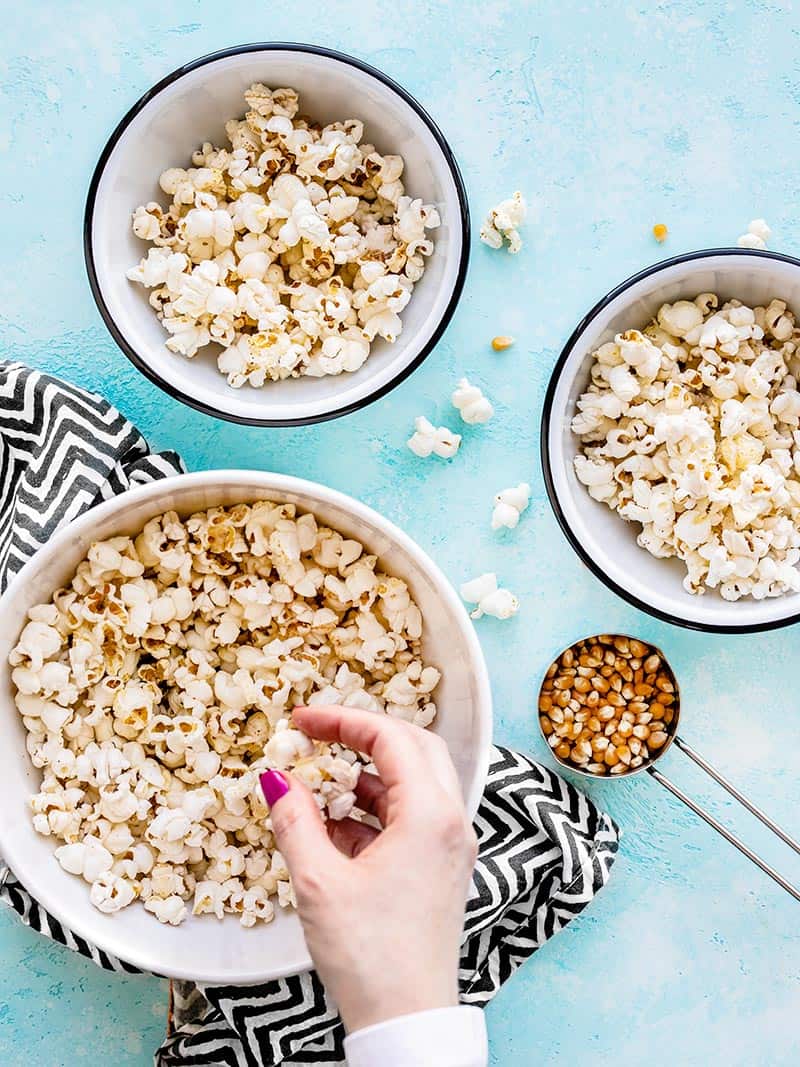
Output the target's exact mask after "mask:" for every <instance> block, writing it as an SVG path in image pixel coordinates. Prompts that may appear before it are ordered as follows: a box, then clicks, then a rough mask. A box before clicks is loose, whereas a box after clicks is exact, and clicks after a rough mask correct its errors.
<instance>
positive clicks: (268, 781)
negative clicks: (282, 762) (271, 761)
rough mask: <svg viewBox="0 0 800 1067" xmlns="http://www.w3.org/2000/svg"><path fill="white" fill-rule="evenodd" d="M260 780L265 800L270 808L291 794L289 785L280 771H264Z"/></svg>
mask: <svg viewBox="0 0 800 1067" xmlns="http://www.w3.org/2000/svg"><path fill="white" fill-rule="evenodd" d="M258 780H259V781H260V782H261V788H262V790H263V792H264V799H265V800H266V802H267V803H268V804H269V806H270V807H272V806H273V805H274V804H277V803H278V801H279V800H280V799H281V797H285V796H286V794H287V793H288V792H289V783H288V782H287V781H286V778H285V777H284V776H283V775H282V774H281V772H280V771H264V773H263V774H262V775H260V776H259V779H258Z"/></svg>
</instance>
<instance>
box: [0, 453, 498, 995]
mask: <svg viewBox="0 0 800 1067" xmlns="http://www.w3.org/2000/svg"><path fill="white" fill-rule="evenodd" d="M259 479H266V480H268V481H269V482H270V483H271V484H269V485H267V484H265V485H264V493H265V495H267V494H269V493H270V492H274V491H278V492H280V493H282V494H291V493H293V492H294V493H297V494H301V495H305V496H311V497H312V498H314V499H315V500H318V501H321V502H324V503H326V504H331V505H333V506H337V507H340V508H343V509H344V510H346V511H348V512H349V513H351V514H353V515H355V516H356V517H358V518H361V519H362V520H363V521H365V522H367V523H368V524H369V525H371V526H373V527H375V528H376V530H378V531H379V532H380V533H382V534H384V535H385V536H387V537H389V538H390V539H391V540H392V541H393V542H396V543H397V544H398V545H399V546H400V547H401V548H403V549H404V550H405V551H406V552H407V553H408V554H409V555H410V556H412V557H413V558H414V559H415V560H416V561H418V562H421V565H422V566H423V567H424V569H425V570H426V571H427V573H428V576H429V577H431V578H432V579H434V580H435V582H436V585H437V588H438V591H439V595H440V597H441V599H442V600H443V601H444V602H445V604H446V605H447V606H448V608H450V609H451V611H452V612H453V613H454V614H455V615H456V616H461V618H462V620H463V623H464V626H463V635H464V640H465V642H466V645H467V648H468V651H469V655H470V660H471V664H472V670H473V673H474V678H475V683H476V687H477V691H478V712H479V714H478V722H477V725H478V731H477V735H478V736H477V739H476V744H475V748H476V752H477V759H476V765H475V774H474V779H473V781H472V783H471V784H470V788H469V792H468V793H467V794H466V795H465V797H464V807H465V809H466V812H467V815H468V816H469V819H470V821H471V822H472V821H473V820H474V819H475V816H476V815H477V811H478V807H479V805H480V800H481V797H482V796H483V791H484V789H485V787H486V781H487V778H488V775H489V766H490V762H491V753H492V743H493V724H494V714H493V702H492V690H491V684H490V680H489V670H488V667H487V664H486V658H485V656H484V654H483V649H482V647H481V643H480V641H479V639H478V635H477V632H476V630H475V627H474V626H473V624H472V622H471V621H470V619H469V617H468V613H467V610H466V608H465V606H464V603H463V601H462V600H461V598H460V597H459V596H458V594H457V593H456V590H455V589H454V587H453V585H452V584H451V583H450V581H449V580H448V578H447V577H446V575H445V574H444V572H443V571H442V570H441V569H440V567H439V566H438V564H437V563H436V562H435V561H434V560H433V559H432V558H431V556H430V555H429V554H428V553H427V552H426V551H425V549H423V548H422V547H421V546H420V545H418V544H417V542H416V541H415V540H414V539H413V538H412V537H411V536H410V535H409V534H407V533H405V531H404V530H402V529H401V528H400V527H399V526H397V525H396V524H395V523H394V522H392V520H391V519H388V518H386V517H385V516H384V515H383V514H381V512H379V511H377V510H376V509H374V508H371V507H370V506H369V505H368V504H364V503H362V501H360V500H357V499H356V498H355V497H352V496H350V495H349V494H347V493H343V492H341V491H339V490H338V489H331V488H329V487H328V486H326V485H323V484H321V483H320V482H314V481H311V480H310V479H307V478H298V477H295V476H294V475H290V474H281V473H279V472H277V471H264V470H253V469H250V470H239V469H235V468H220V469H214V470H205V471H193V472H190V473H185V474H176V475H171V476H170V477H168V478H160V479H157V480H155V481H152V482H147V483H146V484H144V485H139V486H136V487H135V488H133V489H127V490H125V492H123V493H119V494H118V495H117V496H114V497H111V498H110V499H109V500H105V501H103V502H102V503H100V504H97V505H95V506H94V507H92V508H89V510H88V511H85V512H83V513H82V514H81V515H79V516H77V517H76V518H75V519H73V520H72V521H71V522H67V523H66V524H65V525H64V526H62V527H60V528H59V529H58V530H57V531H56V533H55V534H53V536H52V537H51V538H50V539H49V541H48V542H47V544H46V545H43V546H42V547H41V548H40V549H39V550H38V551H37V552H36V553H34V555H33V556H32V557H31V558H30V559H29V560H28V561H27V563H26V564H25V565H24V566H23V567H22V569H21V570H20V571H18V572H17V574H16V575H14V577H13V578H12V580H11V581H10V582H9V584H8V586H7V587H6V589H5V592H3V594H2V595H0V613H1V612H2V609H3V608H4V607H5V605H6V604H7V603H10V602H12V601H13V600H14V598H15V597H16V596H17V594H18V591H19V590H21V589H23V588H24V586H25V583H26V581H27V579H28V573H29V571H30V570H31V568H32V567H33V566H35V565H36V563H37V561H41V559H42V557H43V556H45V555H47V556H50V557H53V556H56V555H58V552H59V550H60V548H61V546H62V545H63V544H65V543H67V542H69V541H71V540H73V539H74V538H75V537H76V536H84V537H85V536H87V535H89V534H90V531H91V529H92V526H93V525H96V523H97V522H100V521H102V520H103V519H105V518H106V517H107V516H109V515H111V514H113V513H114V512H124V511H125V510H126V507H127V506H128V505H130V504H136V503H138V502H139V501H140V500H142V499H145V500H146V499H147V498H148V497H152V498H153V502H154V503H155V502H156V501H157V498H158V496H159V494H160V493H164V492H166V493H169V492H170V491H171V490H173V489H174V488H177V487H178V486H179V485H180V486H189V487H190V488H192V487H198V488H202V487H207V488H208V487H214V486H218V487H220V488H221V487H223V486H230V485H236V484H238V483H241V484H242V485H243V486H244V485H246V484H247V483H252V482H253V481H255V480H259ZM309 507H310V509H311V510H313V504H312V505H309ZM11 709H12V710H13V702H12V705H11ZM31 832H32V833H33V832H34V831H33V826H32V825H31ZM3 856H4V858H5V860H6V862H7V864H8V867H9V868H10V870H12V871H16V869H17V868H16V867H15V860H16V859H18V856H19V853H18V850H17V849H16V848H15V846H14V845H13V844H12V845H11V847H9V846H8V843H6V844H5V845H4V846H3ZM53 859H54V861H55V857H53ZM24 866H25V864H24V863H23V867H24ZM41 881H43V882H44V883H45V885H46V886H47V885H49V883H50V882H51V881H52V879H50V878H49V877H46V876H45V877H44V878H42V879H41ZM27 888H28V891H29V892H30V893H31V895H32V896H33V898H34V900H35V901H36V903H37V904H38V905H39V906H40V907H42V908H44V909H45V910H46V911H47V912H48V913H49V914H52V915H53V917H54V918H55V919H57V920H58V921H59V922H60V923H61V924H62V925H63V926H64V927H65V928H66V929H67V930H70V931H72V932H73V933H74V934H77V935H78V937H81V938H83V939H84V940H86V941H87V942H88V943H89V944H91V945H95V946H97V947H98V948H99V949H100V950H101V951H104V952H108V953H111V954H112V955H113V956H114V957H115V958H118V959H120V960H122V962H123V963H126V964H130V965H131V966H133V967H135V968H138V969H139V970H141V971H144V972H146V973H151V974H156V975H157V976H159V977H165V978H179V979H185V980H189V981H202V982H206V983H211V984H220V983H223V984H224V983H228V984H230V983H241V982H242V981H244V982H245V983H246V984H248V985H249V984H253V983H258V982H266V981H271V980H273V979H275V978H284V977H289V976H291V975H294V974H300V973H303V972H305V971H307V970H310V969H311V968H312V967H313V962H312V960H311V957H310V955H307V956H306V957H305V958H303V959H302V960H301V961H300V964H299V965H298V964H297V963H296V962H295V963H292V964H290V965H289V966H288V967H287V966H286V965H282V964H275V963H274V962H271V961H270V959H269V958H267V957H264V965H263V971H262V972H261V973H260V974H259V975H257V976H255V977H254V976H252V975H251V976H248V977H247V978H245V979H243V978H242V977H241V976H240V975H239V976H237V974H236V973H231V972H227V973H226V972H222V971H218V972H216V973H211V972H208V973H206V974H204V975H202V976H198V975H196V974H191V973H189V972H188V971H187V970H185V969H183V968H182V967H180V966H178V967H175V966H171V965H170V966H166V967H164V966H160V965H154V961H153V958H152V953H153V952H156V953H157V951H158V950H157V948H156V949H154V950H148V948H147V947H142V948H140V947H139V946H132V947H131V950H130V951H126V954H125V956H120V954H119V952H118V951H117V950H116V949H114V948H112V947H109V946H108V945H107V943H106V940H105V936H104V928H103V927H102V926H101V925H100V924H99V923H98V925H97V926H96V927H95V926H94V925H93V924H92V923H91V922H85V921H84V920H83V919H81V918H80V917H79V919H78V921H77V922H76V921H74V920H73V918H69V917H67V916H65V915H64V913H63V911H62V908H61V902H60V900H59V899H58V894H57V893H55V892H53V890H52V889H47V891H46V892H45V894H44V896H45V900H44V901H40V899H39V896H38V895H37V892H35V891H34V889H33V888H32V886H31V885H30V884H28V885H27ZM154 944H155V942H154ZM148 951H149V952H150V955H148Z"/></svg>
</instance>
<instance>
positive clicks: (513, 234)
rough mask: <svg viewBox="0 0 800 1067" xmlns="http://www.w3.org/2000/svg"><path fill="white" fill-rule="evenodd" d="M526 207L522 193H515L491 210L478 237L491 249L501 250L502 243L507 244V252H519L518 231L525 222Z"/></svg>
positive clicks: (520, 246)
mask: <svg viewBox="0 0 800 1067" xmlns="http://www.w3.org/2000/svg"><path fill="white" fill-rule="evenodd" d="M527 210H528V209H527V206H526V204H525V198H524V197H523V195H522V193H520V192H516V193H514V195H513V196H512V197H511V198H510V199H508V200H503V201H501V202H500V203H499V204H498V205H497V207H494V208H492V210H491V211H490V212H489V214H488V215H487V216H486V221H485V222H484V224H483V226H482V227H481V233H480V237H481V240H482V241H483V242H484V244H487V245H489V246H490V247H491V248H502V247H503V241H504V240H505V241H507V242H508V251H509V252H512V253H516V252H519V250H520V249H521V248H522V238H521V237H520V235H519V232H518V229H519V227H520V226H521V225H522V223H523V222H524V221H525V215H526V214H527Z"/></svg>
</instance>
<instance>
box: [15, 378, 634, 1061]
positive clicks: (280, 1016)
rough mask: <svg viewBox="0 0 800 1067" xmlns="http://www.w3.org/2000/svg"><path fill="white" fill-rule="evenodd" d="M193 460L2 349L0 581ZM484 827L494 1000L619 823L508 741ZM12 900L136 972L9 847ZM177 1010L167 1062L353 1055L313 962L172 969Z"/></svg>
mask: <svg viewBox="0 0 800 1067" xmlns="http://www.w3.org/2000/svg"><path fill="white" fill-rule="evenodd" d="M182 469H183V468H182V464H181V461H180V458H179V457H178V456H177V455H176V454H175V453H172V452H162V453H151V452H150V450H149V448H148V446H147V442H146V441H145V440H144V438H143V437H142V436H141V434H140V433H139V432H138V430H136V428H135V427H134V426H132V425H131V423H130V422H128V421H127V420H126V419H125V418H124V417H123V416H122V415H121V414H120V413H119V412H118V411H117V410H116V409H115V408H113V407H111V405H110V404H108V403H107V402H106V401H105V400H103V399H102V398H101V397H99V396H96V395H94V394H91V393H87V392H84V391H83V390H81V389H77V388H75V387H74V386H71V385H68V384H66V383H64V382H61V381H58V380H56V379H54V378H51V377H48V376H47V375H44V374H40V373H39V372H38V371H32V370H29V369H28V368H26V367H24V366H22V365H21V364H19V363H3V362H0V589H2V588H4V586H5V584H6V582H7V580H8V578H9V577H10V576H11V575H13V574H15V573H16V572H17V571H18V570H19V569H20V568H21V567H22V565H23V564H24V563H25V561H26V560H27V559H29V558H30V557H31V556H32V555H33V553H34V552H35V551H36V549H37V548H38V547H39V546H40V545H43V544H44V543H45V542H46V541H47V539H48V537H49V536H50V535H51V534H52V533H53V531H54V530H55V529H56V528H57V527H58V526H60V525H62V524H63V523H65V522H68V521H69V520H70V519H72V518H74V517H75V516H76V515H78V514H80V513H81V512H82V511H84V510H86V509H87V508H90V507H92V506H93V505H94V504H96V503H98V502H99V501H101V500H105V499H107V498H109V497H111V496H113V495H114V494H116V493H119V492H122V491H123V490H124V489H127V488H129V487H130V486H133V485H138V484H143V483H144V482H148V481H152V480H154V479H156V478H161V477H165V476H167V475H170V474H176V473H178V472H180V471H181V470H182ZM475 828H476V831H477V834H478V840H479V843H480V854H479V858H478V864H477V867H476V869H475V874H474V876H473V882H472V888H471V893H470V898H469V902H468V906H467V917H466V926H465V934H464V941H463V946H462V954H461V971H460V985H461V998H462V1000H463V1002H464V1003H467V1004H477V1005H484V1004H486V1003H488V1001H489V1000H491V998H492V997H493V996H494V994H495V993H496V992H497V990H498V989H499V988H500V986H501V985H502V984H503V982H505V981H506V979H507V978H509V977H510V976H511V975H512V974H513V973H514V971H515V970H516V969H517V967H519V965H520V964H521V963H522V962H523V961H524V960H526V959H527V958H528V957H529V956H530V955H531V954H532V953H533V952H535V951H536V949H537V948H539V946H540V945H542V944H544V942H545V941H547V940H548V939H549V938H550V937H552V936H553V934H555V933H557V932H558V931H559V930H560V929H561V928H562V927H563V926H565V925H566V924H567V923H568V922H569V921H570V920H571V919H573V918H574V917H575V916H576V915H578V914H579V913H580V912H581V911H582V910H583V909H584V908H585V907H586V905H587V904H588V903H589V901H590V900H591V899H592V897H594V895H595V894H596V893H597V892H598V890H599V889H601V888H602V887H603V885H605V883H606V881H607V880H608V877H609V873H610V869H611V866H612V864H613V862H614V858H615V856H616V852H617V846H618V842H619V832H618V830H617V827H616V826H615V825H614V823H613V822H612V820H611V819H610V817H609V816H608V815H605V814H604V813H602V812H600V811H598V810H597V808H595V807H594V806H593V805H592V804H591V803H590V802H589V801H588V800H587V798H586V797H585V796H584V795H583V794H582V793H579V792H578V791H577V790H575V789H573V787H572V786H570V785H569V784H568V783H566V782H565V781H564V780H563V779H561V778H560V777H559V776H558V775H556V774H554V773H553V772H552V771H550V770H548V769H546V768H545V767H542V766H540V765H539V764H537V763H534V762H533V761H532V760H529V759H528V758H527V757H526V756H522V755H520V754H519V753H516V752H511V751H509V750H508V749H504V748H499V747H495V748H494V750H493V754H492V761H491V767H490V771H489V778H488V782H487V786H486V791H485V793H484V797H483V800H482V802H481V807H480V810H479V811H478V815H477V818H476V820H475ZM0 900H3V901H4V902H5V903H6V904H9V905H10V906H11V907H12V908H13V909H14V910H15V911H16V912H17V913H18V914H19V916H20V918H21V919H22V921H23V922H24V923H26V924H27V925H29V926H31V927H33V928H34V929H35V930H38V931H40V932H41V933H43V934H45V935H47V936H48V937H52V938H53V939H54V940H56V941H60V942H61V943H62V944H65V945H68V946H69V947H70V948H72V949H74V950H75V951H77V952H79V953H81V955H84V956H88V957H89V958H90V959H92V960H94V962H95V963H97V964H98V965H99V966H101V967H104V968H106V969H108V970H123V971H135V968H133V967H131V966H130V965H128V964H126V963H124V962H123V961H121V960H117V959H115V958H113V957H111V956H109V955H108V954H107V953H105V952H102V951H101V950H100V949H98V948H97V947H95V946H93V945H89V944H87V943H86V942H85V941H83V940H82V939H81V938H79V937H77V936H75V935H74V934H73V933H71V931H69V930H67V929H65V928H64V927H63V926H62V925H61V924H60V923H58V922H56V920H55V919H53V918H52V917H51V916H49V915H47V913H46V912H45V911H44V910H43V909H42V908H40V907H39V906H38V905H37V903H36V901H35V900H33V899H32V897H31V896H30V894H29V893H28V892H27V891H26V890H25V888H24V886H22V885H21V884H20V883H19V882H18V881H17V879H16V878H15V877H14V875H13V872H11V871H9V869H8V868H7V867H6V866H5V865H4V864H3V863H2V858H0ZM171 1017H172V1026H171V1032H170V1034H169V1036H168V1037H167V1039H166V1040H165V1042H164V1044H163V1045H162V1047H161V1048H160V1049H159V1050H158V1052H157V1053H156V1064H157V1065H158V1067H190V1065H192V1067H194V1065H200V1064H202V1065H204V1067H215V1065H219V1067H223V1065H225V1067H234V1065H235V1067H254V1065H258V1064H263V1065H265V1067H276V1065H278V1064H281V1065H284V1067H294V1065H301V1064H304V1065H308V1064H341V1063H342V1062H343V1050H342V1040H343V1036H344V1034H343V1031H342V1026H341V1023H340V1022H339V1019H338V1016H337V1014H336V1011H335V1009H334V1008H333V1007H332V1006H331V1004H330V1003H329V1002H328V1000H327V998H326V995H325V990H324V989H323V987H322V985H321V984H320V982H319V979H318V978H317V977H316V975H315V974H313V973H311V974H304V975H298V976H296V977H294V978H286V979H280V980H277V981H272V982H267V983H264V984H262V985H258V986H248V987H242V986H238V987H237V986H198V985H196V984H194V983H189V982H174V983H173V984H172V1013H171Z"/></svg>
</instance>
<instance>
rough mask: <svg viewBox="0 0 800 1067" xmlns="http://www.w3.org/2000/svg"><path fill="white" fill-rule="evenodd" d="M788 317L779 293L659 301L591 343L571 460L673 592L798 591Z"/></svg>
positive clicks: (794, 371)
mask: <svg viewBox="0 0 800 1067" xmlns="http://www.w3.org/2000/svg"><path fill="white" fill-rule="evenodd" d="M798 345H800V329H798V327H797V324H796V321H795V316H794V314H793V312H792V311H791V310H789V308H788V307H787V305H786V302H785V301H783V300H780V299H774V300H770V301H769V303H767V304H765V305H763V306H759V307H755V308H749V307H746V306H745V305H743V304H742V303H741V302H740V301H738V300H729V301H727V302H725V303H723V304H720V300H719V298H718V297H717V296H716V295H715V294H714V293H701V294H700V295H699V296H698V297H696V298H695V299H694V300H678V301H676V302H675V303H674V304H664V305H663V306H662V307H661V308H660V309H659V311H658V314H657V316H656V318H655V319H654V320H653V322H651V323H650V324H649V325H648V326H647V327H646V328H645V330H644V331H643V332H639V331H638V330H628V331H626V332H625V333H621V334H617V336H616V337H615V339H614V341H609V342H607V343H606V344H604V345H601V346H600V348H598V349H597V351H596V352H595V353H594V354H593V358H594V363H593V366H592V368H591V376H590V385H589V388H588V389H587V391H586V392H585V393H584V394H583V395H582V396H581V397H580V399H579V400H578V403H577V408H578V411H577V413H576V415H575V417H574V418H573V420H572V430H573V432H574V433H575V434H576V435H577V436H578V437H579V438H580V441H581V449H580V453H579V454H578V455H577V456H576V457H575V473H576V474H577V476H578V479H579V480H580V481H581V482H582V483H583V484H584V485H585V486H586V488H587V490H588V492H589V495H590V496H591V497H593V499H595V500H597V501H600V502H601V503H604V504H606V505H607V506H608V507H609V508H611V509H612V510H614V511H616V512H618V514H619V515H620V516H622V518H624V519H626V520H627V521H629V522H636V523H639V524H640V525H641V532H640V533H639V535H638V538H637V540H638V543H639V545H640V546H641V547H642V548H645V549H647V551H648V552H650V553H651V554H652V555H654V556H657V557H660V558H671V557H677V558H678V559H680V560H681V561H682V562H683V564H684V566H685V568H686V576H685V578H684V581H683V584H684V587H685V589H686V590H687V592H689V593H695V594H703V593H705V592H706V590H709V589H718V590H719V593H720V595H721V596H722V597H724V598H725V599H726V600H738V599H740V598H741V597H743V596H751V597H753V598H754V599H756V600H761V599H763V598H764V597H774V596H780V595H782V594H783V593H789V592H796V591H800V570H799V569H798V564H800V394H798V389H797V381H798V375H800V350H799V349H798Z"/></svg>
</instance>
